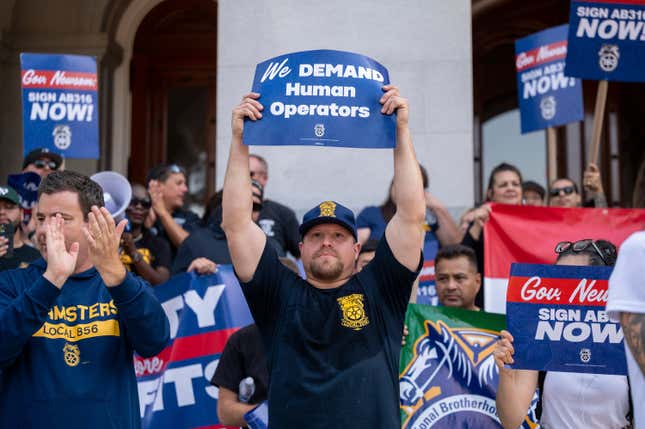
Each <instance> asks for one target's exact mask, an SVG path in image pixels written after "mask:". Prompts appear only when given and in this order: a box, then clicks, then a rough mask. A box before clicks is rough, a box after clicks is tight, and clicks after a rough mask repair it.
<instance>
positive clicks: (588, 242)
mask: <svg viewBox="0 0 645 429" xmlns="http://www.w3.org/2000/svg"><path fill="white" fill-rule="evenodd" d="M589 247H591V248H593V250H594V251H595V252H596V253H597V254H598V256H600V259H602V262H603V263H604V264H605V265H609V264H608V263H607V259H605V256H610V255H611V254H612V253H615V252H616V249H615V248H614V249H611V248H606V249H605V252H606V253H607V254H606V255H605V253H603V251H601V250H600V248H599V247H598V245H597V244H596V242H595V241H594V240H592V239H590V238H586V239H584V240H579V241H576V242H573V243H572V242H571V241H561V242H560V243H558V244H557V245H556V246H555V253H557V254H560V253H564V252H566V251H568V250H569V249H571V250H573V251H574V252H576V253H578V252H583V251H585V250H586V249H588V248H589Z"/></svg>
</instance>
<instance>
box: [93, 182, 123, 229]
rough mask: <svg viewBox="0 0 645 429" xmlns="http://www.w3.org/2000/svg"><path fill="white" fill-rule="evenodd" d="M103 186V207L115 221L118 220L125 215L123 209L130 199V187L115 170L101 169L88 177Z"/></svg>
mask: <svg viewBox="0 0 645 429" xmlns="http://www.w3.org/2000/svg"><path fill="white" fill-rule="evenodd" d="M90 179H92V180H94V181H95V182H96V183H98V184H99V185H100V186H101V188H103V199H104V200H105V208H106V209H107V211H109V212H110V214H111V215H112V217H113V218H114V220H115V221H117V222H119V221H120V220H122V219H123V218H124V217H125V215H124V214H125V209H127V208H128V206H129V205H130V200H131V199H132V187H131V186H130V182H128V179H126V178H125V177H123V176H122V175H121V174H119V173H117V172H116V171H101V172H99V173H96V174H94V175H92V176H91V177H90Z"/></svg>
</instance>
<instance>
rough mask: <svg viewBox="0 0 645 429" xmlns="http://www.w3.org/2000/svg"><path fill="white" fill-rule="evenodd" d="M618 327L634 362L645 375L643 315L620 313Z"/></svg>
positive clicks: (644, 316) (644, 325)
mask: <svg viewBox="0 0 645 429" xmlns="http://www.w3.org/2000/svg"><path fill="white" fill-rule="evenodd" d="M620 325H621V326H622V328H623V333H624V334H625V341H627V344H628V345H629V349H630V350H631V352H632V355H633V356H634V360H635V361H636V363H637V364H638V366H639V367H640V369H641V372H642V373H643V374H644V375H645V313H627V312H622V313H620Z"/></svg>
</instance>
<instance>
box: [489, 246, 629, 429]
mask: <svg viewBox="0 0 645 429" xmlns="http://www.w3.org/2000/svg"><path fill="white" fill-rule="evenodd" d="M555 252H556V253H557V254H558V257H557V260H556V265H583V266H590V265H592V266H593V265H609V266H613V265H614V264H615V262H616V246H614V245H613V244H612V243H610V242H608V241H605V240H590V239H587V240H580V241H576V242H575V243H572V242H570V241H564V242H561V243H559V244H558V245H557V246H556V247H555ZM514 353H515V350H514V348H513V337H512V336H511V334H510V333H509V332H508V331H502V335H501V339H500V340H499V341H498V342H497V345H496V348H495V352H494V356H495V363H496V364H497V366H498V368H499V386H498V388H497V412H498V414H499V419H500V421H501V423H502V425H503V426H504V427H505V428H517V427H518V426H520V424H521V423H522V421H523V420H524V416H526V413H527V410H528V409H529V405H530V403H531V399H532V398H533V395H534V392H535V389H536V388H538V387H539V389H540V403H539V404H538V410H541V412H540V411H538V418H539V420H540V425H541V427H542V428H546V429H548V428H582V427H585V428H586V427H590V428H606V429H618V428H627V427H631V415H632V410H631V408H632V407H631V403H630V399H629V384H628V383H627V377H625V376H622V375H605V374H586V373H572V372H555V371H553V372H544V371H535V370H521V369H517V370H514V369H511V368H509V367H508V365H512V364H513V363H514V359H513V354H514ZM539 414H541V415H539Z"/></svg>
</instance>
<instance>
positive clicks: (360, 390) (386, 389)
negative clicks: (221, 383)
mask: <svg viewBox="0 0 645 429" xmlns="http://www.w3.org/2000/svg"><path fill="white" fill-rule="evenodd" d="M383 90H384V91H385V94H384V95H383V96H382V98H381V99H380V102H381V104H382V105H383V106H382V109H381V113H383V114H385V115H391V114H392V113H394V112H397V117H396V132H397V144H396V147H395V148H394V185H393V186H394V188H395V190H396V194H397V212H396V214H395V215H394V217H393V218H392V220H391V221H390V223H389V224H388V226H387V228H386V231H385V237H384V238H383V239H382V240H381V243H380V244H379V247H378V249H377V251H376V256H375V258H374V260H373V262H372V263H370V264H368V265H367V266H366V267H365V268H364V269H363V270H362V271H361V272H360V273H358V274H356V275H352V274H353V269H354V262H355V260H356V258H357V256H358V253H359V250H360V244H359V243H357V242H356V223H355V218H354V214H353V213H352V212H351V211H350V210H349V209H346V208H345V207H343V206H342V205H340V204H338V203H335V202H333V201H325V202H323V203H321V204H320V205H319V206H317V207H315V208H314V209H312V210H310V211H309V212H308V213H307V214H305V216H304V219H303V220H304V221H303V224H302V225H301V226H300V232H301V235H302V242H301V243H300V250H301V256H302V261H303V264H304V267H305V271H306V273H307V280H306V281H305V280H302V279H300V278H299V277H298V276H297V275H296V274H294V273H293V272H291V271H289V270H288V269H287V268H285V267H284V266H283V265H282V264H281V263H280V262H279V260H278V257H277V255H276V253H275V251H274V250H273V249H272V248H271V247H270V246H267V239H266V235H265V234H264V233H263V232H262V230H261V229H260V228H259V227H258V226H257V225H256V224H255V223H254V222H253V220H252V217H251V213H252V207H251V206H252V204H251V198H250V197H251V184H250V177H249V176H250V174H249V170H248V165H249V160H248V156H249V150H248V147H246V146H244V145H243V144H242V133H243V130H244V120H245V119H246V118H248V119H250V120H251V121H257V120H260V121H261V120H262V119H261V118H262V113H261V112H262V110H263V106H262V105H261V104H260V103H259V102H258V98H259V97H260V95H259V94H256V93H251V94H248V95H247V96H245V97H244V99H243V100H242V103H241V104H240V105H238V106H237V107H236V108H235V109H234V110H233V119H232V128H233V138H232V142H231V149H230V155H229V161H228V168H227V171H226V177H225V182H224V189H225V191H224V197H223V222H222V227H223V228H224V231H225V232H226V235H227V239H228V245H229V249H230V252H231V257H232V260H233V265H234V267H235V270H236V273H237V275H238V278H239V279H240V282H241V283H242V287H243V290H244V293H245V296H246V298H247V301H248V303H249V307H250V308H251V311H252V313H253V316H254V319H255V321H256V323H257V324H258V326H259V328H260V332H261V333H262V336H263V337H264V340H265V343H266V344H267V345H268V350H267V351H268V362H269V372H270V385H269V403H270V410H269V421H271V425H272V427H277V428H291V427H309V428H328V427H330V426H332V425H334V426H338V427H350V426H351V427H354V428H363V427H364V428H374V427H388V428H389V427H398V426H399V412H398V397H399V395H398V360H399V352H400V343H401V332H402V329H403V318H404V314H405V309H406V306H407V303H408V299H409V296H410V292H411V288H412V283H413V282H414V279H415V278H416V276H417V274H418V271H419V269H420V265H421V262H422V260H423V258H422V254H421V245H422V240H423V231H422V229H421V225H422V223H423V221H424V218H425V200H424V195H423V185H422V181H421V174H420V172H419V166H418V162H417V160H416V156H415V154H414V149H413V146H412V141H411V138H410V131H409V128H408V104H407V100H405V99H404V98H401V97H400V96H399V94H398V90H397V88H396V87H394V86H391V85H386V86H384V87H383ZM245 194H246V195H248V196H249V198H240V196H241V195H245ZM368 380H369V382H368Z"/></svg>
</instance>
